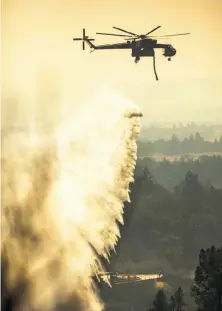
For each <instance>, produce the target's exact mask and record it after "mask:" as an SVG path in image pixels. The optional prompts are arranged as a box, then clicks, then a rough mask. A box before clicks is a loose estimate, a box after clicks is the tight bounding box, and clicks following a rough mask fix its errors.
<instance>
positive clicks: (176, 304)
mask: <svg viewBox="0 0 222 311" xmlns="http://www.w3.org/2000/svg"><path fill="white" fill-rule="evenodd" d="M185 307H186V304H185V301H184V293H183V290H182V288H181V287H179V288H178V289H177V290H176V292H175V294H174V296H171V298H170V307H169V310H170V311H183V310H185Z"/></svg>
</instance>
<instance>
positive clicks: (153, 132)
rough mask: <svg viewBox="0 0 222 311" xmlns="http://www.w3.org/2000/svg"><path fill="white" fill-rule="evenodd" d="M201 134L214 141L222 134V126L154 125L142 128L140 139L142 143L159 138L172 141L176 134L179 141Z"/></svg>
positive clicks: (190, 124) (191, 124) (189, 124)
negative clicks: (194, 134)
mask: <svg viewBox="0 0 222 311" xmlns="http://www.w3.org/2000/svg"><path fill="white" fill-rule="evenodd" d="M196 132H198V133H200V135H201V136H203V137H204V139H206V140H212V139H214V137H215V136H218V134H219V135H220V133H222V124H218V125H204V124H202V125H201V124H200V125H198V124H195V123H193V122H192V123H188V124H182V123H180V124H174V125H171V126H169V125H168V126H166V125H165V126H164V125H162V126H161V125H153V126H150V127H145V128H142V131H141V134H140V139H141V140H142V141H145V142H146V141H147V140H150V141H154V140H157V139H159V138H163V139H165V140H167V139H170V137H172V135H173V134H176V136H177V137H179V139H180V140H181V139H184V138H185V137H189V136H190V135H191V134H193V133H196Z"/></svg>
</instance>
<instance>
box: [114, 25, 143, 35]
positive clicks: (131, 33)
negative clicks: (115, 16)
mask: <svg viewBox="0 0 222 311" xmlns="http://www.w3.org/2000/svg"><path fill="white" fill-rule="evenodd" d="M113 28H114V29H117V30H120V31H123V32H125V33H129V34H130V35H133V36H138V35H137V34H136V33H133V32H130V31H126V30H124V29H121V28H118V27H113Z"/></svg>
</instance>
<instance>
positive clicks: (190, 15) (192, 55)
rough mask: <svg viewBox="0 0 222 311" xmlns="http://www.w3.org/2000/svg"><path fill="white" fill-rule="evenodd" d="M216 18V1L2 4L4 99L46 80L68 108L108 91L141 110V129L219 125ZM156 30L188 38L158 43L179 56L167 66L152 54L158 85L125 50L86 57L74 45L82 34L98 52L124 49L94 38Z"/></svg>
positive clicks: (145, 65)
mask: <svg viewBox="0 0 222 311" xmlns="http://www.w3.org/2000/svg"><path fill="white" fill-rule="evenodd" d="M221 16H222V1H221V0H167V1H166V0H153V1H150V0H146V1H145V0H137V1H132V2H130V1H126V0H124V1H120V0H118V1H117V0H112V1H102V0H94V1H92V0H91V1H89V0H88V1H76V0H75V1H71V0H14V1H13V0H3V1H2V50H3V53H2V56H3V78H4V81H3V91H4V93H3V94H4V95H5V96H6V95H8V94H9V93H12V92H17V93H19V94H20V95H21V94H22V96H24V94H25V93H27V92H28V93H29V94H33V93H34V92H36V91H37V92H38V91H39V89H40V88H41V86H40V85H39V82H37V79H36V77H39V78H38V81H39V80H40V81H41V80H42V79H43V78H44V79H45V76H47V75H50V76H51V77H52V78H50V80H51V84H52V86H50V87H51V88H52V89H53V81H54V80H55V81H56V82H55V85H56V87H57V88H59V90H57V91H56V92H59V93H60V94H61V97H62V99H63V101H66V102H70V103H72V105H80V104H81V102H83V101H85V100H86V99H87V96H90V94H91V93H92V92H93V91H94V90H95V89H99V88H102V87H103V85H104V84H105V85H109V86H110V87H112V88H114V89H116V90H118V91H119V92H120V93H123V94H125V95H126V96H128V97H130V98H132V99H133V100H134V101H135V102H136V103H137V104H138V105H139V106H140V107H141V108H142V110H143V112H144V118H143V124H144V125H145V124H148V123H153V122H161V121H164V122H165V121H169V122H171V121H193V120H194V121H204V120H205V121H207V120H208V121H222V87H221V86H222V52H221V51H222V40H221V39H222V18H221ZM158 25H161V26H162V28H160V29H158V30H157V31H156V33H155V34H156V35H158V34H160V35H162V34H171V33H177V32H178V33H180V32H191V35H190V36H184V37H183V36H181V37H175V38H169V39H168V40H166V39H164V40H162V41H161V42H164V43H165V42H169V43H171V44H172V45H173V46H174V47H175V48H176V49H177V54H176V56H175V57H174V58H172V61H171V62H168V61H167V59H165V58H164V57H163V56H162V55H161V53H162V51H159V52H157V60H156V62H157V72H158V75H159V79H160V80H159V81H155V77H154V74H153V68H152V59H151V58H141V61H140V62H139V63H138V64H135V63H134V59H133V58H132V57H131V51H130V50H125V51H118V50H117V51H112V50H111V51H95V52H93V53H92V54H90V53H89V50H88V49H86V50H85V51H82V50H81V42H73V41H72V38H73V37H75V36H81V35H82V28H83V27H85V28H86V34H88V35H90V36H92V37H96V43H97V44H103V43H115V42H121V39H118V38H115V37H113V38H112V37H105V36H98V35H97V36H96V35H95V33H96V32H115V30H112V26H117V27H121V28H124V29H126V30H129V31H132V32H136V33H146V32H148V31H149V30H151V29H152V28H154V27H156V26H158ZM41 77H42V79H41ZM58 81H59V82H58ZM45 83H47V82H45ZM40 84H41V83H40ZM42 84H44V82H42ZM27 89H28V91H27Z"/></svg>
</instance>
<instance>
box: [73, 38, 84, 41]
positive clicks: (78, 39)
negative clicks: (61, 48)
mask: <svg viewBox="0 0 222 311" xmlns="http://www.w3.org/2000/svg"><path fill="white" fill-rule="evenodd" d="M80 40H82V38H73V41H80Z"/></svg>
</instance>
